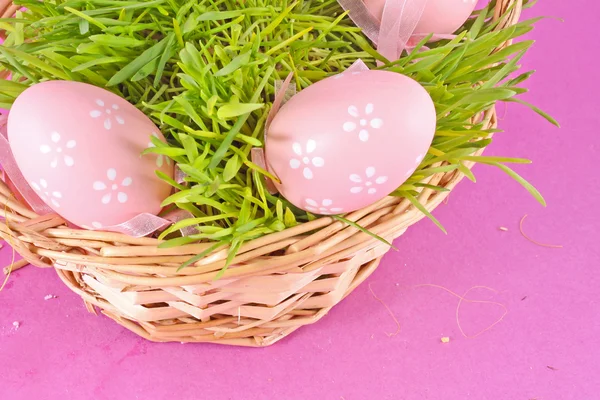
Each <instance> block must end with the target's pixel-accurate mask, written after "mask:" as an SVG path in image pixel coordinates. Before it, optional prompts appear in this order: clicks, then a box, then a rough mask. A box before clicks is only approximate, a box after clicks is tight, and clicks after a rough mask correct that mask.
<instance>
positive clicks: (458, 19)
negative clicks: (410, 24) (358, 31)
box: [364, 0, 477, 35]
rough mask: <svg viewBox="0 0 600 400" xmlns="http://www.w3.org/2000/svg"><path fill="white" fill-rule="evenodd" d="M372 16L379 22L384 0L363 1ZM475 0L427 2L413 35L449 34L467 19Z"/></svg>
mask: <svg viewBox="0 0 600 400" xmlns="http://www.w3.org/2000/svg"><path fill="white" fill-rule="evenodd" d="M364 2H365V5H366V6H367V8H368V9H369V11H370V12H371V14H372V15H373V16H375V17H376V18H377V19H379V20H381V15H382V13H383V9H384V7H385V3H386V0H364ZM476 5H477V0H428V1H427V4H426V6H425V9H424V10H423V15H422V16H421V19H420V20H419V23H418V24H417V26H416V28H415V34H424V35H428V34H430V33H436V34H439V35H442V34H451V33H454V32H455V31H456V30H457V29H458V28H460V27H461V26H462V25H463V24H464V23H465V21H466V20H467V19H468V18H469V16H470V15H471V13H472V12H473V10H474V9H475V6H476Z"/></svg>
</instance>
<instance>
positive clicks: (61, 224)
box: [0, 0, 523, 346]
mask: <svg viewBox="0 0 600 400" xmlns="http://www.w3.org/2000/svg"><path fill="white" fill-rule="evenodd" d="M522 6H523V0H498V1H496V5H495V7H496V8H495V16H494V19H495V20H497V19H499V18H501V17H502V18H503V19H502V22H501V23H500V24H499V28H503V27H506V26H509V25H513V24H515V23H517V22H518V20H519V16H520V13H521V10H522ZM16 10H17V8H16V6H14V5H13V4H12V2H11V1H6V0H0V13H1V14H2V17H6V16H7V15H8V17H10V16H12V15H14V13H15V11H16ZM505 45H506V44H505ZM482 118H483V119H482V122H483V124H484V127H485V128H495V127H496V124H497V118H496V112H495V108H494V107H492V108H490V109H489V110H488V111H486V112H485V114H484V115H483V117H482ZM482 151H483V149H481V150H480V151H478V152H477V153H476V154H481V152H482ZM473 164H474V163H473V162H465V166H466V167H467V168H469V169H470V168H472V166H473ZM463 177H464V174H463V173H462V172H460V171H458V170H456V171H452V172H446V173H437V174H435V175H432V176H429V177H427V178H425V179H424V180H423V181H422V183H426V184H429V185H438V186H443V187H445V188H446V189H449V191H448V192H436V191H433V190H432V189H430V188H426V187H424V188H422V189H421V191H420V194H419V196H418V198H417V199H418V201H419V202H420V203H421V204H422V205H423V207H424V208H425V209H427V210H428V211H430V212H431V211H432V210H433V209H435V208H436V207H437V206H438V205H439V204H440V203H441V202H442V201H443V200H444V199H445V198H446V197H447V196H448V194H449V193H450V190H452V189H453V188H454V187H455V186H456V185H457V184H458V183H459V182H460V181H461V180H462V178H463ZM0 202H1V203H2V204H4V206H5V207H6V209H7V210H10V212H6V213H5V216H6V221H7V224H3V225H0V236H1V237H2V238H4V239H5V240H6V241H7V242H8V243H10V244H11V245H12V246H13V248H14V249H15V250H16V251H17V252H18V253H20V254H21V255H22V256H23V257H24V258H25V259H26V260H27V262H29V263H31V264H33V265H35V266H38V267H54V268H55V269H56V271H57V273H58V275H59V277H60V279H61V280H62V281H63V282H64V283H65V284H66V285H67V286H68V287H69V288H70V289H71V290H73V291H74V292H75V293H77V294H79V295H80V296H81V297H82V298H83V300H84V302H85V304H86V306H87V307H88V309H89V310H90V311H94V312H95V309H94V307H98V308H100V309H101V310H102V312H103V313H104V314H106V315H108V316H109V317H110V318H112V319H114V320H115V321H116V322H118V323H119V324H121V325H123V326H125V327H126V328H127V329H130V330H132V331H133V332H135V333H137V334H139V335H140V336H143V337H145V338H147V339H149V340H155V341H172V340H176V341H193V342H206V341H208V342H216V343H223V344H235V345H247V346H264V345H268V344H272V343H275V342H276V341H277V340H279V339H280V338H282V337H284V336H286V335H287V334H289V333H291V332H293V331H294V330H295V329H297V328H299V327H300V326H303V325H306V324H310V323H313V322H315V321H317V320H318V319H320V318H321V317H322V316H323V315H325V314H326V313H327V312H328V311H329V309H331V307H333V305H335V304H337V302H339V301H341V299H343V298H344V297H345V296H347V295H348V294H349V293H350V292H351V291H352V290H353V289H354V288H355V287H356V286H358V284H360V283H361V282H362V281H363V280H364V279H366V278H367V277H368V276H369V275H370V273H371V272H373V270H374V269H375V268H376V267H377V265H378V263H379V260H380V258H381V257H382V256H383V255H384V254H385V252H387V250H388V249H389V248H388V246H387V245H385V244H383V243H381V242H380V241H378V240H377V239H375V238H373V237H372V236H370V235H368V234H366V233H364V232H362V231H360V230H358V229H356V228H354V227H352V226H348V225H346V224H343V223H342V222H339V221H337V220H335V219H334V218H332V217H321V218H318V219H316V220H313V221H311V222H307V223H303V224H301V225H298V226H295V227H293V228H288V229H286V230H284V231H282V232H277V233H273V234H270V235H267V236H263V237H261V238H258V239H255V240H252V241H250V242H247V243H245V244H244V245H243V246H242V247H241V249H240V250H239V251H238V253H237V255H236V257H235V258H234V259H233V261H232V262H231V266H230V267H229V268H228V269H227V270H226V271H225V272H224V274H223V276H222V277H221V279H220V280H219V281H216V282H215V281H214V279H215V277H216V276H217V274H218V273H219V271H220V270H221V269H222V267H223V266H224V265H225V260H226V257H227V250H226V249H219V250H218V251H215V252H213V253H211V254H209V255H208V256H207V257H205V258H203V259H201V260H199V261H198V262H196V263H195V264H194V265H193V266H189V267H187V268H185V269H183V270H181V271H177V269H178V267H179V266H180V265H181V263H183V262H185V261H187V260H188V259H189V258H190V257H192V256H194V255H196V254H199V253H200V252H202V251H204V250H206V249H207V248H208V247H209V246H211V245H212V244H211V243H199V244H190V245H184V246H181V247H176V248H169V249H163V248H159V247H158V245H159V243H160V241H159V240H158V239H153V238H133V237H129V236H126V235H123V234H118V233H108V232H97V231H87V230H85V229H74V228H68V227H67V226H66V223H65V221H64V220H63V219H62V218H61V217H60V216H58V215H56V214H51V215H44V216H39V215H37V214H36V213H35V212H33V211H31V210H30V209H29V208H28V207H27V206H26V205H25V204H24V203H23V202H21V201H20V200H18V199H17V197H15V195H14V193H13V192H12V190H11V188H10V187H9V185H7V184H6V183H5V182H4V181H0ZM424 217H425V215H424V214H423V213H422V212H421V211H419V210H418V209H417V208H415V207H414V206H413V205H412V204H411V203H410V201H409V200H408V199H403V198H398V197H386V198H384V199H382V200H380V201H378V202H377V203H375V204H372V205H370V206H368V207H366V208H363V209H361V210H358V211H355V212H352V213H350V214H348V215H346V217H345V218H347V219H348V220H350V221H354V222H356V223H358V224H360V225H361V226H363V227H365V228H367V229H368V230H369V231H371V232H372V233H375V234H377V235H379V236H381V237H383V238H385V239H386V240H388V241H389V242H391V241H392V240H394V239H395V238H397V237H399V236H400V235H401V234H402V233H404V231H405V230H406V229H407V228H408V227H409V226H411V225H413V224H414V223H416V222H418V221H419V220H421V219H422V218H424ZM286 279H287V280H286ZM311 279H312V280H311ZM303 280H306V282H309V283H307V285H309V286H310V285H312V286H314V288H313V289H311V290H312V291H310V292H303V291H302V290H300V289H298V290H296V291H294V288H295V287H296V286H298V285H299V282H301V281H302V282H304V281H303ZM329 280H332V281H331V282H329ZM324 281H327V284H325V283H322V282H324ZM334 281H335V282H334ZM240 282H244V284H245V285H250V286H251V287H252V288H257V287H262V286H260V285H274V286H265V287H267V288H269V289H271V288H273V287H275V288H279V289H280V291H279V292H277V290H279V289H273V293H270V292H269V293H267V294H265V293H262V295H259V294H255V297H252V298H251V296H246V295H244V293H246V292H244V287H241V286H243V285H241V283H240ZM269 282H271V283H269ZM240 285H241V286H240ZM328 285H330V286H328ZM321 289H322V290H323V291H321ZM227 290H229V291H233V292H231V293H229V292H227ZM265 290H266V289H265ZM326 290H329V291H328V292H326ZM325 292H326V293H328V294H327V296H328V297H327V296H326V295H323V294H322V293H325ZM223 293H226V294H227V295H225V297H222V298H219V296H217V294H219V295H223ZM232 293H233V294H232ZM283 294H289V296H284V295H283ZM210 296H213V298H214V299H216V300H214V299H213V298H211V299H210V300H206V301H208V303H206V304H204V303H202V302H203V301H204V300H199V298H203V299H208V298H209V297H210ZM256 296H258V297H256ZM277 296H279V297H282V298H281V299H280V300H279V301H277V299H278V298H279V297H277ZM257 298H258V299H260V301H258V302H257V301H252V300H256V299H257ZM131 299H133V300H131ZM290 299H292V301H290ZM130 301H131V302H133V303H132V304H130V303H129V302H130ZM224 301H227V303H223V302H224ZM136 302H142V303H141V305H140V304H138V303H136ZM144 302H145V303H144ZM261 302H262V303H261ZM237 303H239V304H237ZM156 304H167V305H168V307H163V306H161V307H158V306H155V305H156ZM222 304H229V305H230V307H229V309H227V310H221V309H222V308H225V307H224V306H222ZM256 304H261V305H262V306H261V307H258V306H256ZM134 306H135V307H134ZM136 307H137V308H136ZM139 307H142V308H139ZM235 307H238V308H239V310H238V314H237V324H236V323H235V322H236V321H235V319H236V318H235V310H233V311H232V309H233V308H235ZM216 308H218V309H219V311H216ZM232 318H233V319H232ZM165 321H166V322H165ZM173 321H175V322H173Z"/></svg>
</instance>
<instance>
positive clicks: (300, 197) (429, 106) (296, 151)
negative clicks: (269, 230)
mask: <svg viewBox="0 0 600 400" xmlns="http://www.w3.org/2000/svg"><path fill="white" fill-rule="evenodd" d="M435 126H436V113H435V107H434V105H433V101H432V100H431V98H430V97H429V94H428V93H427V91H426V90H425V89H424V88H423V87H422V86H421V85H419V84H418V83H417V82H415V81H414V80H412V79H410V78H408V77H406V76H404V75H401V74H397V73H394V72H387V71H363V72H352V73H349V72H346V73H343V74H340V75H337V76H334V77H330V78H327V79H324V80H322V81H320V82H318V83H315V84H313V85H311V86H309V87H308V88H306V89H304V90H302V91H301V92H300V93H298V94H296V95H295V96H294V97H292V98H291V99H290V100H289V101H288V102H287V103H286V104H285V105H284V106H283V107H282V108H281V110H279V112H278V113H277V115H276V116H275V118H274V119H273V122H272V124H271V125H270V127H269V130H268V132H267V139H266V145H265V151H266V159H267V166H268V168H269V171H270V172H272V173H273V174H275V175H276V176H277V177H278V178H279V179H280V180H281V184H277V188H278V190H279V191H280V192H281V193H282V194H283V196H284V197H285V198H286V199H287V200H289V201H290V202H291V203H292V204H294V205H296V206H297V207H299V208H301V209H303V210H306V211H309V212H311V213H314V214H340V213H347V212H350V211H354V210H357V209H360V208H363V207H366V206H368V205H370V204H372V203H374V202H376V201H378V200H380V199H382V198H384V197H385V196H387V195H388V194H390V193H391V192H392V191H394V190H395V189H397V188H398V187H399V186H400V185H401V184H402V183H403V182H404V181H405V180H406V179H407V178H408V177H409V176H410V175H411V174H412V173H413V172H414V170H415V169H416V168H417V166H418V165H419V163H420V162H421V161H422V160H423V157H424V156H425V153H426V152H427V150H428V148H429V145H430V144H431V141H432V140H433V135H434V133H435Z"/></svg>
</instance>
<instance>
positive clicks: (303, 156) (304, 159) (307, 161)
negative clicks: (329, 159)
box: [290, 139, 325, 179]
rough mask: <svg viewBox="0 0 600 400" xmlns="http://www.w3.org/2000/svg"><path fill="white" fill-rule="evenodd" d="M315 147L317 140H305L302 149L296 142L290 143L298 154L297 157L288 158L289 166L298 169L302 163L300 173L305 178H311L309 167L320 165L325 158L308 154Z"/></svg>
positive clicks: (313, 150) (311, 172)
mask: <svg viewBox="0 0 600 400" xmlns="http://www.w3.org/2000/svg"><path fill="white" fill-rule="evenodd" d="M316 149H317V142H315V141H314V140H312V139H309V140H308V141H307V142H306V147H305V148H304V149H303V148H302V145H301V144H300V143H298V142H295V143H294V144H293V145H292V150H293V151H294V153H295V154H296V155H297V156H298V158H292V159H291V160H290V167H292V168H293V169H298V168H300V167H301V166H302V165H304V168H303V170H302V175H304V177H305V178H306V179H312V178H313V176H314V174H313V171H312V168H311V167H317V168H318V167H322V166H323V165H325V160H323V158H321V157H311V156H310V154H312V153H314V152H315V150H316Z"/></svg>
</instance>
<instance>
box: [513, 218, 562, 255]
mask: <svg viewBox="0 0 600 400" xmlns="http://www.w3.org/2000/svg"><path fill="white" fill-rule="evenodd" d="M525 218H527V214H525V215H523V218H521V222H519V230H520V231H521V235H523V237H524V238H525V239H527V240H529V241H530V242H531V243H533V244H537V245H538V246H542V247H550V248H552V249H562V247H563V246H562V245H561V244H545V243H540V242H538V241H536V240H534V239H532V238H531V237H529V236H527V234H526V233H525V232H524V231H523V222H524V221H525Z"/></svg>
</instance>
